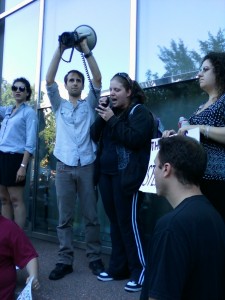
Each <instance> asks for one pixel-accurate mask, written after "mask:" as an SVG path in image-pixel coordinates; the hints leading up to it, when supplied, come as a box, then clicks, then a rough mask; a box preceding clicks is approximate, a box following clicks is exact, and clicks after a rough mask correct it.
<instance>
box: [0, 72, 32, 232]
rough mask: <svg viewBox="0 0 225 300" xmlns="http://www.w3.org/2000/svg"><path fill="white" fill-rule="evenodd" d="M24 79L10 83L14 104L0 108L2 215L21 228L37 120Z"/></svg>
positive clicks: (0, 191) (27, 83)
mask: <svg viewBox="0 0 225 300" xmlns="http://www.w3.org/2000/svg"><path fill="white" fill-rule="evenodd" d="M31 93H32V91H31V87H30V83H29V81H28V80H27V79H25V78H23V77H21V78H17V79H15V80H14V81H13V85H12V96H13V98H14V100H15V105H9V106H0V121H1V129H0V166H1V168H0V200H1V211H2V215H3V216H4V217H6V218H8V219H11V220H14V221H15V222H16V223H17V224H18V225H19V226H20V227H21V228H23V227H24V225H25V221H26V209H25V204H24V200H23V192H24V186H25V183H26V172H27V167H28V163H29V159H30V157H31V156H32V155H33V154H34V151H35V145H36V127H37V117H36V113H35V111H34V110H33V109H32V108H31V107H30V106H29V105H27V104H26V102H27V101H29V100H30V97H31Z"/></svg>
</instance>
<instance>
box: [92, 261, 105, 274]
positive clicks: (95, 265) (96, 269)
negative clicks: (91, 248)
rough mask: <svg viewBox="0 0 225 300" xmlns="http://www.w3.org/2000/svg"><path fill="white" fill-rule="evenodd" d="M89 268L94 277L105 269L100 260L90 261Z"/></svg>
mask: <svg viewBox="0 0 225 300" xmlns="http://www.w3.org/2000/svg"><path fill="white" fill-rule="evenodd" d="M89 268H90V269H91V270H92V273H93V274H94V275H99V274H100V273H102V272H104V271H105V267H104V265H103V262H102V260H101V259H98V260H94V261H91V262H90V263H89Z"/></svg>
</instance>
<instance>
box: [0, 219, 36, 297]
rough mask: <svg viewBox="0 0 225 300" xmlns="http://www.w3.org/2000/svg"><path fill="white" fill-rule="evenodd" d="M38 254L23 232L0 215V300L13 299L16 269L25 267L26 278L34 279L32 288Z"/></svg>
mask: <svg viewBox="0 0 225 300" xmlns="http://www.w3.org/2000/svg"><path fill="white" fill-rule="evenodd" d="M37 257H38V254H37V252H36V251H35V249H34V247H33V246H32V244H31V242H30V241H29V239H28V237H27V236H26V235H25V233H24V231H23V230H22V229H21V228H20V227H19V226H18V225H17V224H16V223H15V222H13V221H11V220H9V219H6V218H5V217H3V216H1V215H0V299H1V300H13V299H15V289H16V267H15V266H18V267H19V268H20V269H23V268H24V267H26V270H27V272H28V275H29V276H28V278H27V280H26V283H28V281H29V280H30V279H31V278H32V277H34V279H33V282H32V288H33V289H38V288H39V287H40V284H39V281H38V259H37Z"/></svg>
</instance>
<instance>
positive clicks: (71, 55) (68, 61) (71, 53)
mask: <svg viewBox="0 0 225 300" xmlns="http://www.w3.org/2000/svg"><path fill="white" fill-rule="evenodd" d="M73 51H74V47H73V48H72V50H71V52H70V58H69V60H65V59H64V58H63V57H61V59H62V60H63V61H65V62H67V63H70V62H71V60H72V57H73Z"/></svg>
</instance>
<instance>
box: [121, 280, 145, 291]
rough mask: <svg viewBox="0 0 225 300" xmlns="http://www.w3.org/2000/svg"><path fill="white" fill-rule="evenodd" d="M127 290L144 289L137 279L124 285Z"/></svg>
mask: <svg viewBox="0 0 225 300" xmlns="http://www.w3.org/2000/svg"><path fill="white" fill-rule="evenodd" d="M124 289H125V291H127V292H139V291H141V289H142V286H141V285H140V284H139V283H137V282H136V281H128V283H127V284H126V285H125V287H124Z"/></svg>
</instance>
